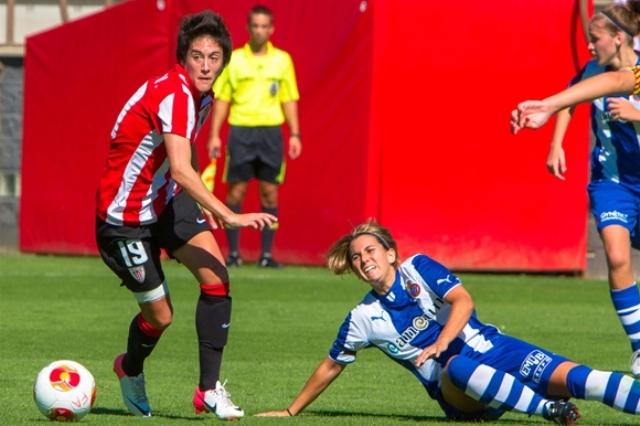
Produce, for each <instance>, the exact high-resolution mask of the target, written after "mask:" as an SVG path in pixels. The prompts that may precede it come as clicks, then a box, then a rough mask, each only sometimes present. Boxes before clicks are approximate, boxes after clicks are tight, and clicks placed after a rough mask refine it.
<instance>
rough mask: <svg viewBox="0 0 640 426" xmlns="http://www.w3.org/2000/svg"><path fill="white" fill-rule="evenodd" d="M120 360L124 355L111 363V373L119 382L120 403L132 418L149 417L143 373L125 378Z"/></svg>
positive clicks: (149, 408) (149, 410)
mask: <svg viewBox="0 0 640 426" xmlns="http://www.w3.org/2000/svg"><path fill="white" fill-rule="evenodd" d="M122 358H124V354H120V355H118V356H117V357H116V359H115V361H114V362H113V372H114V373H116V376H118V380H119V381H120V392H122V401H123V402H124V404H125V405H126V406H127V408H128V409H129V412H130V413H131V414H133V415H134V416H144V417H151V407H149V400H148V399H147V392H146V391H145V387H144V373H140V374H138V375H137V376H127V375H126V373H125V372H124V370H123V369H122Z"/></svg>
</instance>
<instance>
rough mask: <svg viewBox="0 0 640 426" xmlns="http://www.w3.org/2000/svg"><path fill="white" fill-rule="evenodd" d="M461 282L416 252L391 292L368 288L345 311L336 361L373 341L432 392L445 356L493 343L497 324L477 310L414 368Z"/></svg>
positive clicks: (335, 345)
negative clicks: (447, 341)
mask: <svg viewBox="0 0 640 426" xmlns="http://www.w3.org/2000/svg"><path fill="white" fill-rule="evenodd" d="M459 285H462V283H461V282H460V280H459V279H458V277H456V276H455V275H454V274H452V273H451V272H450V271H449V270H448V269H447V268H445V267H444V266H443V265H441V264H439V263H438V262H436V261H434V260H433V259H431V258H429V257H427V256H425V255H423V254H416V255H414V256H413V257H411V258H409V259H408V260H406V261H405V262H403V263H402V265H400V267H399V268H398V271H397V272H396V279H395V282H394V283H393V285H392V287H391V289H390V290H389V292H388V293H387V294H386V295H384V296H380V295H379V294H377V293H375V292H374V291H373V290H372V291H370V292H369V293H367V295H366V296H365V297H364V299H363V300H362V302H360V304H358V306H356V307H355V308H354V309H353V310H352V311H351V312H350V313H349V314H348V315H347V317H346V319H345V320H344V323H343V324H342V326H341V327H340V330H339V332H338V337H337V338H336V340H335V341H334V343H333V346H332V348H331V350H330V352H329V357H330V358H331V359H333V360H334V361H335V362H337V363H340V364H350V363H352V362H354V361H355V353H356V352H357V351H358V350H360V349H363V348H367V347H371V346H375V347H377V348H378V349H380V350H381V351H382V352H384V353H385V354H386V355H388V356H389V357H391V358H392V359H393V360H394V361H396V362H398V363H399V364H401V365H402V366H404V367H405V368H407V369H409V370H410V371H411V372H412V373H413V374H414V375H415V376H416V377H417V378H418V379H419V380H420V382H421V383H422V384H423V385H424V386H425V387H426V388H427V391H428V392H429V395H430V396H431V397H432V398H435V397H436V391H437V389H438V387H439V383H440V373H441V371H442V368H443V367H444V366H445V365H446V362H447V360H448V359H449V358H450V357H451V356H453V355H456V354H470V353H471V352H474V351H475V352H481V353H484V352H486V351H488V350H489V349H491V348H492V347H493V342H492V340H493V339H494V338H495V337H496V336H498V335H499V332H498V330H497V329H496V328H495V327H493V326H490V325H485V324H483V323H481V322H480V321H479V320H478V319H477V318H476V315H475V312H474V313H473V315H472V316H471V318H470V319H469V322H468V323H467V324H466V325H465V327H464V328H463V330H462V331H461V332H460V334H459V335H458V337H457V338H456V339H455V340H454V341H453V342H451V344H450V345H449V348H448V350H447V351H446V352H445V353H444V354H442V355H441V356H440V357H439V358H437V359H436V360H429V361H427V362H425V363H424V364H423V365H422V366H421V367H420V368H417V367H416V366H415V365H414V364H413V361H414V359H415V358H416V357H417V356H418V355H419V354H420V352H421V351H422V349H424V348H426V347H427V346H429V345H431V344H433V343H434V342H435V341H436V339H437V338H438V336H439V335H440V332H441V330H442V328H443V327H444V325H445V324H446V322H447V319H448V318H449V312H450V309H451V305H450V304H449V303H448V302H446V301H445V300H444V299H445V297H446V296H447V294H448V293H449V292H450V291H451V290H452V289H454V288H455V287H457V286H459Z"/></svg>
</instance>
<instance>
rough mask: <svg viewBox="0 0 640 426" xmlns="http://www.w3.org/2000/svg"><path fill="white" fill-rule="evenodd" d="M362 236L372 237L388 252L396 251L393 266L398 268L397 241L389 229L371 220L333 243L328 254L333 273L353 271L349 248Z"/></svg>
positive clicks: (339, 273) (328, 264) (328, 261)
mask: <svg viewBox="0 0 640 426" xmlns="http://www.w3.org/2000/svg"><path fill="white" fill-rule="evenodd" d="M361 235H371V236H373V237H375V238H376V240H378V242H379V243H380V244H381V245H382V247H384V248H385V249H386V250H393V251H395V254H396V258H395V260H394V261H393V263H392V265H393V267H394V268H397V267H398V264H399V262H398V244H397V243H396V240H394V239H393V237H392V236H391V233H390V232H389V230H388V229H387V228H385V227H383V226H381V225H379V224H378V223H377V222H376V221H375V220H373V219H369V220H368V221H367V222H365V223H362V224H360V225H358V226H356V227H355V228H353V230H352V231H351V233H349V234H347V235H345V236H344V237H342V238H340V239H339V240H338V241H336V242H335V243H333V246H331V248H330V249H329V251H328V252H327V266H328V267H329V270H330V271H331V272H333V273H334V274H336V275H341V274H344V273H345V272H349V271H352V270H353V264H352V262H351V255H350V253H349V248H350V247H351V242H352V241H353V240H355V239H356V238H358V237H359V236H361Z"/></svg>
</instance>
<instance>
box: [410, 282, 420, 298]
mask: <svg viewBox="0 0 640 426" xmlns="http://www.w3.org/2000/svg"><path fill="white" fill-rule="evenodd" d="M407 292H408V293H409V296H411V297H413V298H414V299H415V298H416V297H418V296H419V295H420V284H417V283H408V284H407Z"/></svg>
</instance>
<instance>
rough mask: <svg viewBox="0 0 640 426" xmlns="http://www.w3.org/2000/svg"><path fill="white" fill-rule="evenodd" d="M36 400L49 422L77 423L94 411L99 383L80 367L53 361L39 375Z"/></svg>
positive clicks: (67, 362)
mask: <svg viewBox="0 0 640 426" xmlns="http://www.w3.org/2000/svg"><path fill="white" fill-rule="evenodd" d="M33 399H34V400H35V402H36V405H37V406H38V409H39V410H40V412H41V413H42V414H44V415H45V417H47V418H48V419H50V420H57V421H78V420H80V419H81V418H82V417H84V416H85V415H86V414H87V413H88V412H89V411H91V407H92V406H93V403H94V402H95V399H96V382H95V380H94V378H93V375H92V374H91V373H90V372H89V370H87V369H86V368H85V367H84V366H82V365H81V364H79V363H77V362H75V361H69V360H61V361H54V362H52V363H51V364H49V365H47V366H46V367H44V368H43V369H42V370H40V373H38V377H36V382H35V384H34V385H33Z"/></svg>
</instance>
